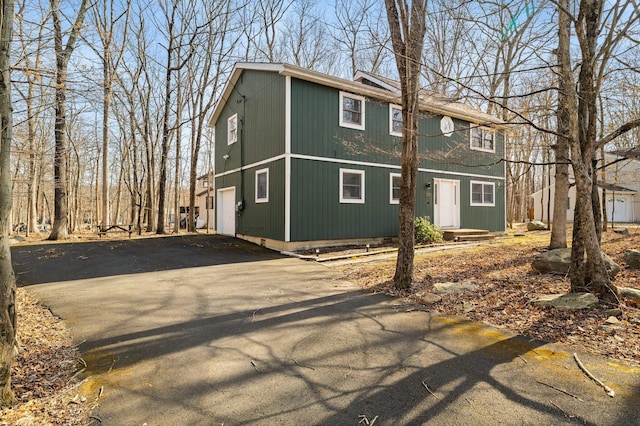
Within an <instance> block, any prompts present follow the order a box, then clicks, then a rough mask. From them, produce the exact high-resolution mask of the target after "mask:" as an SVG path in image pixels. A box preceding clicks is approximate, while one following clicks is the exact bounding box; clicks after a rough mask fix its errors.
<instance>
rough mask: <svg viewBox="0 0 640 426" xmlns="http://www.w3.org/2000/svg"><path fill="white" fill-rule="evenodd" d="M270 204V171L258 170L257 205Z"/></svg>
mask: <svg viewBox="0 0 640 426" xmlns="http://www.w3.org/2000/svg"><path fill="white" fill-rule="evenodd" d="M267 202H269V169H261V170H256V203H267Z"/></svg>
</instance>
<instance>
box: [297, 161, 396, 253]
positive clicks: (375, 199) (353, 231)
mask: <svg viewBox="0 0 640 426" xmlns="http://www.w3.org/2000/svg"><path fill="white" fill-rule="evenodd" d="M341 168H346V169H355V170H364V171H365V204H341V203H340V169H341ZM392 172H393V173H397V172H398V170H391V169H383V168H379V167H361V166H350V165H343V164H337V163H328V162H322V161H313V160H299V159H293V160H292V161H291V200H292V202H291V241H306V240H326V239H341V238H366V237H394V236H397V234H398V231H397V230H398V224H397V222H398V205H397V204H389V173H392Z"/></svg>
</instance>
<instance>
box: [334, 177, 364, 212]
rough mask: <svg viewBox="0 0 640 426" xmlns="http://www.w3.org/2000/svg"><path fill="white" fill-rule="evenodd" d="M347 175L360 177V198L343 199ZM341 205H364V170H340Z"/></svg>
mask: <svg viewBox="0 0 640 426" xmlns="http://www.w3.org/2000/svg"><path fill="white" fill-rule="evenodd" d="M345 173H351V174H354V175H360V198H344V197H343V189H342V185H343V176H344V174H345ZM339 189H340V203H343V204H364V194H365V193H364V170H357V169H340V188H339Z"/></svg>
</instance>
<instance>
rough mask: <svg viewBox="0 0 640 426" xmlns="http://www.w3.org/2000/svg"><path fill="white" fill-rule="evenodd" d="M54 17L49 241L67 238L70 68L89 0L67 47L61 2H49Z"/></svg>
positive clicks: (86, 1) (84, 3) (82, 7)
mask: <svg viewBox="0 0 640 426" xmlns="http://www.w3.org/2000/svg"><path fill="white" fill-rule="evenodd" d="M50 2H51V18H52V20H53V30H54V31H53V39H54V49H55V54H56V73H55V74H56V75H55V81H56V90H55V92H56V95H55V110H56V121H55V125H54V134H55V154H54V160H53V174H54V220H53V226H52V227H51V234H50V235H49V239H50V240H61V239H66V238H68V220H69V219H68V208H69V205H68V196H67V191H68V184H67V182H68V181H67V178H68V176H67V175H68V168H67V151H68V149H67V139H66V136H67V134H66V127H67V66H68V64H69V58H70V57H71V54H72V53H73V49H74V48H75V44H76V41H77V39H78V36H79V34H80V30H81V29H82V23H83V22H84V17H85V15H86V13H87V9H88V8H89V0H82V3H81V4H80V8H79V9H78V15H77V17H76V20H75V23H74V25H73V27H72V28H71V33H70V34H69V38H68V39H67V44H66V46H63V42H62V24H61V21H60V2H59V0H50Z"/></svg>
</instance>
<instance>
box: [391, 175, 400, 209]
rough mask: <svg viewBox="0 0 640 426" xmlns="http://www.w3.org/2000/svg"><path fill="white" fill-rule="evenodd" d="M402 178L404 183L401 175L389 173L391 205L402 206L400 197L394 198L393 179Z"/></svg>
mask: <svg viewBox="0 0 640 426" xmlns="http://www.w3.org/2000/svg"><path fill="white" fill-rule="evenodd" d="M394 178H400V179H401V181H402V174H401V173H389V204H400V197H399V196H398V198H393V179H394Z"/></svg>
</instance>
